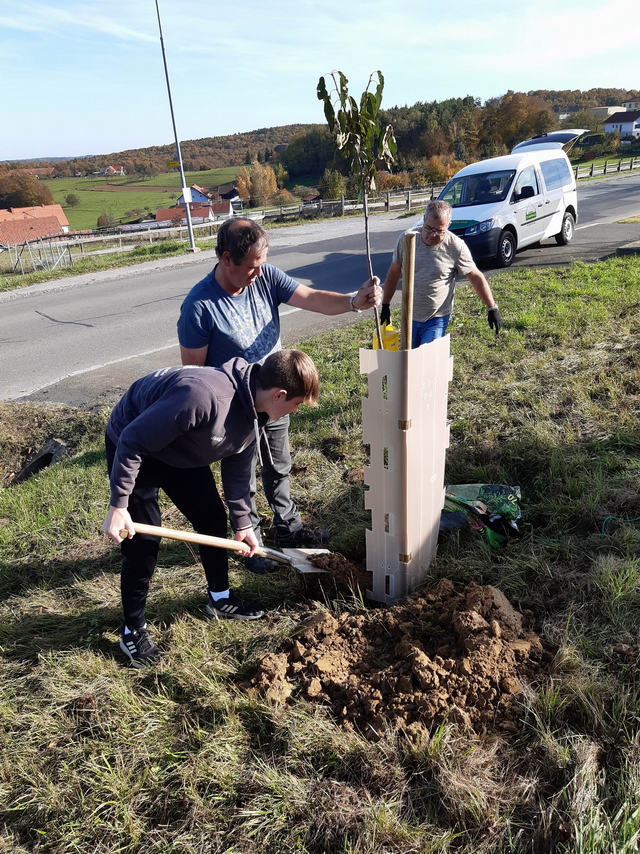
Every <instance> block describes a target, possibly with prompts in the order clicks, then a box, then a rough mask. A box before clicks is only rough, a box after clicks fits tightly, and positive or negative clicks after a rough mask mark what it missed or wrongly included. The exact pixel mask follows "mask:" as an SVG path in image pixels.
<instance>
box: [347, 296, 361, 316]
mask: <svg viewBox="0 0 640 854" xmlns="http://www.w3.org/2000/svg"><path fill="white" fill-rule="evenodd" d="M356 296H357V294H352V295H351V298H350V299H349V306H350V308H351V311H355V313H356V314H361V313H362V309H361V308H356V307H355V305H354V304H353V301H354V299H355V298H356Z"/></svg>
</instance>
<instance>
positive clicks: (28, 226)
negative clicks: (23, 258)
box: [0, 216, 64, 246]
mask: <svg viewBox="0 0 640 854" xmlns="http://www.w3.org/2000/svg"><path fill="white" fill-rule="evenodd" d="M54 234H64V232H63V231H62V229H61V228H60V223H59V222H58V220H57V219H56V217H55V216H48V217H39V218H38V219H20V220H18V219H16V220H5V221H2V222H0V243H1V244H2V245H3V246H17V245H19V244H20V243H24V242H25V241H26V240H37V239H38V238H39V237H51V236H52V235H54Z"/></svg>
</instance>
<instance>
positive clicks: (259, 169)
mask: <svg viewBox="0 0 640 854" xmlns="http://www.w3.org/2000/svg"><path fill="white" fill-rule="evenodd" d="M277 189H278V184H277V182H276V176H275V173H274V171H273V169H272V168H271V166H265V165H263V164H261V163H258V162H257V161H256V162H254V163H253V165H252V166H251V203H252V205H253V206H254V207H256V206H257V205H266V204H267V201H268V199H269V196H272V195H273V194H274V193H275V192H276V191H277Z"/></svg>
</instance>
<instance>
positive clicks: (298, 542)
mask: <svg viewBox="0 0 640 854" xmlns="http://www.w3.org/2000/svg"><path fill="white" fill-rule="evenodd" d="M274 542H275V546H276V548H277V549H313V548H318V547H321V546H326V545H327V543H328V542H329V532H328V531H324V530H322V529H321V528H313V529H312V528H298V530H297V531H289V530H287V528H284V527H281V526H280V525H276V533H275V536H274Z"/></svg>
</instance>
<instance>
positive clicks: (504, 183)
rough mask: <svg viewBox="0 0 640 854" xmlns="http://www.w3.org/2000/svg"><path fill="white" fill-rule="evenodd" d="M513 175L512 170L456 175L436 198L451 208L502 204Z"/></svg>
mask: <svg viewBox="0 0 640 854" xmlns="http://www.w3.org/2000/svg"><path fill="white" fill-rule="evenodd" d="M515 174H516V173H515V171H514V170H513V169H509V170H505V171H503V172H482V173H480V174H477V175H458V176H455V177H454V178H452V179H451V180H450V181H449V183H448V184H447V186H446V187H445V188H444V190H443V191H442V192H441V193H440V195H439V196H438V198H439V199H441V200H442V201H445V202H448V203H449V204H450V205H451V207H452V208H456V207H460V206H462V205H464V206H465V207H466V206H467V205H488V204H491V203H492V202H503V201H504V200H505V199H506V197H507V195H508V193H509V189H510V188H511V184H512V182H513V176H514V175H515Z"/></svg>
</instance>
